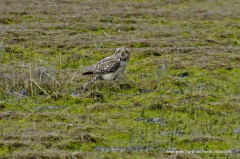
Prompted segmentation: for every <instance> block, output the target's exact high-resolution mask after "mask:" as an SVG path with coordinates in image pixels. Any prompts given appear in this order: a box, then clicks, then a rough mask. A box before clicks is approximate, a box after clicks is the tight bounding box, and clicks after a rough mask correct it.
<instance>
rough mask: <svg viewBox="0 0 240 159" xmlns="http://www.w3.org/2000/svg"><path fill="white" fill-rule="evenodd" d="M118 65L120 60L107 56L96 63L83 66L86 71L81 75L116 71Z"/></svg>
mask: <svg viewBox="0 0 240 159" xmlns="http://www.w3.org/2000/svg"><path fill="white" fill-rule="evenodd" d="M119 66H120V61H119V60H116V59H112V58H110V57H107V58H105V59H102V60H100V61H98V63H96V64H94V65H92V66H88V67H86V68H85V70H86V72H85V73H83V74H82V75H91V74H101V73H111V72H114V71H116V70H117V69H118V68H119Z"/></svg>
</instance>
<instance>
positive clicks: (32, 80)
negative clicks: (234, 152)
mask: <svg viewBox="0 0 240 159" xmlns="http://www.w3.org/2000/svg"><path fill="white" fill-rule="evenodd" d="M30 81H31V82H33V83H34V84H35V85H36V86H37V87H38V88H39V89H40V90H41V91H43V93H45V94H46V95H48V96H49V94H48V93H47V92H46V91H45V90H44V89H42V88H41V87H40V86H39V85H38V84H37V82H36V81H35V80H34V79H32V78H30Z"/></svg>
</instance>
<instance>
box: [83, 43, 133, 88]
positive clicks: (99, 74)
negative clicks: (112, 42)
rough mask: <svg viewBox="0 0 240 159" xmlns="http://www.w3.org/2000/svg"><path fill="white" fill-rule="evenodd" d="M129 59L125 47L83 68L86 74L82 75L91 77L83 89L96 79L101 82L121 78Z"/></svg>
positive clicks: (128, 52)
mask: <svg viewBox="0 0 240 159" xmlns="http://www.w3.org/2000/svg"><path fill="white" fill-rule="evenodd" d="M129 57H130V51H129V49H128V48H126V47H120V48H117V49H116V51H115V52H114V54H113V55H112V56H110V57H106V58H104V59H102V60H100V61H98V62H97V63H96V64H94V65H91V66H88V67H86V68H85V70H86V72H84V73H83V74H82V75H91V79H90V80H88V81H87V83H86V85H85V87H84V90H85V88H87V87H88V86H89V85H90V84H91V83H93V82H94V81H96V80H98V79H102V80H108V81H110V80H116V79H117V78H118V77H120V76H121V74H122V73H123V71H124V70H125V68H126V67H127V64H128V61H129Z"/></svg>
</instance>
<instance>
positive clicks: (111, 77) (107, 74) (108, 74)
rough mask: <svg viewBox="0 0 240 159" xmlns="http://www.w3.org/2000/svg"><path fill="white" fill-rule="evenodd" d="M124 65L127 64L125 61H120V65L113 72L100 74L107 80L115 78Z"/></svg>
mask: <svg viewBox="0 0 240 159" xmlns="http://www.w3.org/2000/svg"><path fill="white" fill-rule="evenodd" d="M126 66H127V61H121V64H120V67H119V68H118V69H117V70H116V71H115V72H111V73H105V74H102V79H103V80H107V81H111V80H115V79H117V78H118V77H120V76H121V74H122V72H123V71H124V70H125V68H126Z"/></svg>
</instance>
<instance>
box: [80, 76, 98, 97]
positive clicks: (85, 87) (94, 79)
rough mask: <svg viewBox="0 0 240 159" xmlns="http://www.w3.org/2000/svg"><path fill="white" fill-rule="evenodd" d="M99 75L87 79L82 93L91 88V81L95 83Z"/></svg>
mask: <svg viewBox="0 0 240 159" xmlns="http://www.w3.org/2000/svg"><path fill="white" fill-rule="evenodd" d="M99 76H100V75H99V74H95V75H92V77H91V78H90V79H89V80H87V82H86V84H85V86H84V87H83V89H82V93H81V94H83V93H84V92H85V91H86V90H87V89H88V88H89V86H90V84H91V83H93V82H95V81H96V80H98V78H99Z"/></svg>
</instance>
